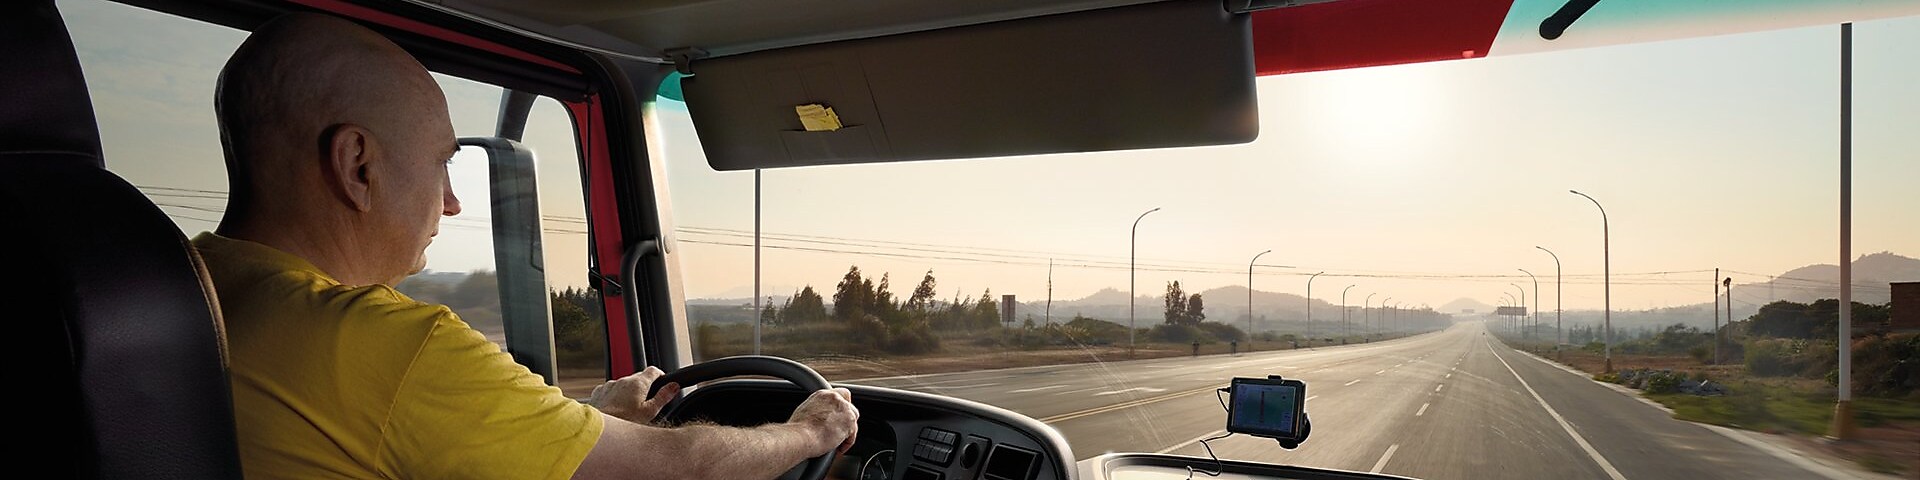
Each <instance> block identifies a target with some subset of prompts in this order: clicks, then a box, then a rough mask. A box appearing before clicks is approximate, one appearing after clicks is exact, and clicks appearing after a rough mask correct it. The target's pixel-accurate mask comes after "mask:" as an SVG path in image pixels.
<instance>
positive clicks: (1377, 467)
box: [1369, 443, 1400, 473]
mask: <svg viewBox="0 0 1920 480" xmlns="http://www.w3.org/2000/svg"><path fill="white" fill-rule="evenodd" d="M1399 449H1400V444H1398V443H1396V444H1393V446H1391V447H1387V454H1386V455H1381V456H1380V461H1378V462H1373V470H1369V472H1372V473H1380V469H1382V468H1387V460H1392V459H1393V451H1394V450H1399Z"/></svg>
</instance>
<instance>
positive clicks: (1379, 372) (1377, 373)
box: [1373, 370, 1387, 375]
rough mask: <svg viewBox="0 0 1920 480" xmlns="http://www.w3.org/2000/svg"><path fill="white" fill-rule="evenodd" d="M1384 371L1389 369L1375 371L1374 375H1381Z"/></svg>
mask: <svg viewBox="0 0 1920 480" xmlns="http://www.w3.org/2000/svg"><path fill="white" fill-rule="evenodd" d="M1382 373H1387V371H1386V370H1381V371H1378V372H1373V374H1374V375H1379V374H1382Z"/></svg>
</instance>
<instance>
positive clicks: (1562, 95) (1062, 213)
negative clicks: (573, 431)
mask: <svg viewBox="0 0 1920 480" xmlns="http://www.w3.org/2000/svg"><path fill="white" fill-rule="evenodd" d="M1553 3H1556V4H1557V3H1559V2H1553ZM1576 3H1578V2H1576ZM1775 3H1779V2H1775ZM1528 4H1530V5H1534V6H1536V7H1537V6H1539V5H1545V4H1544V3H1541V2H1528ZM1553 7H1557V5H1553V6H1549V7H1545V8H1553ZM1529 8H1533V7H1529ZM59 9H60V10H61V11H62V12H63V15H64V16H65V20H66V22H67V23H68V25H69V28H70V30H71V31H72V34H73V37H74V43H75V45H76V50H77V52H78V54H79V58H80V62H81V63H82V66H83V68H84V70H85V71H86V78H87V81H88V85H89V93H90V95H91V98H92V100H93V102H94V109H95V111H96V113H97V116H98V118H99V125H100V130H101V135H102V138H103V143H104V149H105V151H106V156H107V158H109V159H110V161H109V163H108V168H109V169H111V170H113V171H114V173H116V174H118V175H120V176H121V177H123V178H126V179H127V180H128V181H129V182H130V183H132V184H134V185H135V186H136V187H138V188H139V189H140V190H141V191H142V192H143V193H145V194H146V195H147V196H148V197H149V198H150V199H151V200H152V201H153V202H154V203H155V204H156V205H158V206H159V208H161V209H162V210H163V211H164V212H165V213H166V214H167V215H168V216H169V217H171V218H172V219H173V220H174V221H175V222H176V223H177V224H178V226H179V227H180V228H181V230H182V231H183V232H184V233H185V234H186V235H189V236H191V235H194V234H198V233H200V232H203V231H208V230H212V229H214V228H215V226H216V225H217V224H218V223H219V221H220V219H221V218H222V215H224V213H225V212H224V209H225V206H226V200H227V197H226V195H227V191H228V185H227V184H226V175H225V168H224V164H223V162H222V153H221V150H220V147H219V146H220V138H219V131H218V126H217V123H216V122H215V120H214V116H213V111H212V108H211V107H212V94H213V90H214V83H215V79H216V77H217V75H218V72H219V69H220V67H221V65H222V64H223V63H224V62H225V61H226V59H227V57H228V56H230V55H231V54H232V52H233V50H234V48H236V47H237V46H238V45H239V43H240V42H241V41H242V40H243V39H244V38H245V32H241V31H238V30H233V29H229V28H226V27H220V26H216V25H212V24H207V23H202V22H197V21H192V20H186V19H181V18H177V17H172V16H168V15H165V14H161V13H156V12H153V11H150V10H145V9H140V8H136V7H131V6H126V5H120V4H115V3H108V2H99V1H96V0H62V1H61V2H59ZM1603 13H1604V12H1603ZM1605 18H1606V17H1605V16H1599V17H1594V18H1593V19H1592V20H1594V21H1602V20H1605ZM1588 25H1593V24H1588ZM1598 25H1606V23H1604V22H1602V23H1599V24H1598ZM127 32H140V34H139V35H128V34H127ZM1627 33H1636V32H1627ZM1839 39H1840V33H1839V27H1837V26H1820V27H1808V28H1795V29H1787V30H1773V31H1764V32H1759V33H1742V34H1735V35H1724V36H1713V37H1705V38H1696V39H1688V40H1674V41H1664V42H1658V43H1640V44H1628V45H1616V46H1600V47H1594V48H1585V49H1575V50H1566V51H1557V52H1546V53H1533V54H1526V55H1512V56H1494V57H1487V58H1478V59H1472V60H1458V61H1445V62H1436V63H1423V64H1412V65H1399V66H1385V67H1373V68H1363V69H1351V70H1337V71H1327V72H1316V73H1295V74H1286V75H1276V76H1268V77H1261V78H1259V79H1258V80H1257V88H1258V94H1259V102H1260V104H1259V111H1260V118H1259V121H1260V126H1261V132H1260V133H1261V134H1260V136H1259V139H1258V140H1257V141H1254V142H1252V143H1248V144H1244V145H1234V146H1221V147H1205V148H1181V149H1163V150H1142V151H1123V152H1103V153H1085V154H1063V155H1044V156H1032V157H1019V158H989V159H972V160H949V161H928V162H914V163H900V164H866V165H845V166H829V167H802V168H783V169H775V170H766V171H761V172H753V171H744V172H718V171H715V170H714V169H713V168H711V167H710V166H709V165H708V164H707V161H706V158H705V157H704V155H703V150H702V146H701V144H700V138H699V136H698V135H697V134H696V131H695V129H694V127H693V124H692V122H691V120H690V118H689V113H688V106H687V105H686V104H684V103H680V102H679V101H676V100H672V99H662V100H659V101H657V102H656V103H654V104H652V105H651V110H650V113H649V114H650V115H653V116H655V117H656V120H657V121H656V122H653V123H649V124H648V126H650V127H651V126H658V127H660V128H661V129H662V130H661V131H659V132H648V133H649V135H650V136H649V140H650V141H651V140H656V139H657V140H658V141H659V144H658V145H653V147H655V148H656V149H657V150H658V151H661V152H664V155H663V156H661V158H662V159H663V160H662V161H664V162H665V171H666V173H667V175H666V178H665V181H664V185H661V188H664V189H666V191H668V192H669V198H668V200H670V201H671V207H670V208H671V210H670V211H665V212H661V213H663V215H662V217H663V218H670V219H671V221H672V222H671V224H670V226H671V228H672V231H671V238H670V239H669V240H670V242H671V244H670V248H668V249H667V250H668V251H670V252H671V254H670V255H671V257H670V258H671V259H673V260H674V261H676V262H678V265H677V271H678V272H679V275H680V276H679V277H678V278H673V279H671V280H672V281H676V282H680V283H679V285H678V287H679V288H678V290H679V291H681V292H683V293H684V297H685V298H684V300H685V303H684V311H685V312H686V318H687V320H688V322H689V323H690V325H688V327H689V331H691V332H692V339H691V340H692V343H693V347H694V350H693V353H694V359H695V360H708V359H714V358H720V357H724V356H730V355H741V354H751V353H760V354H765V355H776V356H781V357H786V358H791V359H794V360H798V361H800V362H802V363H805V364H807V365H808V366H811V367H812V368H814V369H816V370H818V371H819V372H820V373H821V374H823V375H825V376H826V377H827V378H828V379H830V380H832V381H835V382H841V383H849V384H858V385H869V386H881V387H891V388H899V389H906V390H913V391H919V392H925V393H931V394H938V395H946V396H952V397H957V398H963V399H968V400H973V401H977V402H982V403H985V404H988V405H992V406H996V407H1000V408H1004V409H1007V410H1011V411H1013V412H1016V413H1019V414H1022V415H1026V416H1029V417H1032V418H1034V419H1037V420H1039V421H1041V422H1043V423H1046V424H1048V425H1050V426H1052V427H1053V428H1054V429H1056V430H1057V431H1058V432H1059V433H1060V434H1062V435H1063V436H1064V437H1065V438H1066V439H1067V440H1068V441H1069V442H1070V444H1071V446H1072V449H1073V452H1074V453H1075V454H1076V455H1077V456H1078V457H1079V458H1078V459H1085V458H1090V457H1093V456H1097V455H1100V454H1103V453H1108V452H1161V453H1172V454H1181V455H1194V456H1200V457H1205V456H1207V455H1210V454H1217V455H1218V456H1219V457H1221V458H1225V459H1240V460H1250V461H1257V462H1266V463H1282V464H1291V465H1304V466H1314V467H1327V468H1336V469H1344V470H1356V471H1372V472H1383V473H1389V474H1398V475H1407V476H1412V477H1418V478H1433V479H1466V478H1511V479H1537V478H1616V479H1618V478H1636V479H1639V478H1820V477H1827V478H1846V477H1850V476H1855V475H1861V476H1864V475H1870V474H1872V472H1879V473H1888V474H1894V475H1904V476H1908V477H1911V476H1913V475H1915V474H1920V433H1915V432H1920V336H1917V334H1916V332H1917V331H1920V315H1916V313H1920V260H1917V259H1915V258H1914V257H1915V256H1916V255H1920V221H1915V220H1916V218H1917V217H1916V215H1915V211H1914V209H1915V207H1916V206H1920V188H1916V187H1917V186H1920V183H1916V181H1915V179H1920V153H1917V152H1920V135H1914V134H1913V133H1912V132H1914V131H1920V89H1917V88H1915V86H1916V85H1920V62H1915V61H1913V58H1914V57H1913V53H1912V51H1911V50H1912V49H1913V46H1915V45H1920V17H1912V16H1908V17H1899V18H1890V19H1882V20H1873V21H1866V22H1861V23H1858V24H1856V25H1854V26H1853V45H1852V48H1853V52H1852V69H1853V70H1852V75H1851V81H1850V83H1843V82H1842V77H1841V74H1840V64H1841V55H1840V49H1841V47H1840V40H1839ZM1497 47H1499V46H1498V45H1496V48H1497ZM434 78H435V80H436V81H437V82H438V84H439V85H440V87H441V89H442V90H443V91H444V93H445V94H446V97H447V101H448V102H449V110H450V112H451V116H452V120H453V123H454V131H455V132H456V134H458V135H459V136H462V137H487V136H492V135H494V134H496V132H497V120H498V115H499V112H500V111H501V110H502V96H503V93H504V91H503V89H502V88H501V87H499V86H496V85H489V84H484V83H479V82H475V81H471V80H467V79H463V78H458V77H454V76H448V75H441V74H436V75H435V77H434ZM1096 81H1097V79H1096ZM676 85H677V83H676V82H675V81H669V82H668V83H667V85H666V86H665V87H663V88H665V89H668V90H671V89H674V88H677V87H676ZM1169 88H1178V86H1169ZM1843 88H1845V89H1847V90H1849V92H1850V96H1851V104H1850V105H1851V111H1852V117H1851V123H1850V127H1851V129H1850V134H1851V139H1852V141H1851V168H1852V183H1851V187H1850V188H1851V190H1850V193H1851V198H1852V203H1851V206H1850V208H1851V215H1850V216H1849V217H1848V219H1846V220H1843V219H1842V218H1841V217H1840V211H1841V210H1840V208H1841V207H1840V203H1841V202H1840V201H1839V199H1840V198H1841V187H1840V184H1841V181H1840V180H1841V178H1840V156H1841V138H1842V137H1841V132H1842V128H1841V124H1840V122H1841V115H1840V112H1841V98H1842V94H1841V92H1842V90H1843ZM925 94H927V95H939V94H941V92H937V91H929V92H925ZM1008 114H1009V115H1017V114H1019V112H1008ZM574 127H575V125H574V124H573V122H572V121H571V117H569V115H568V112H567V110H566V108H565V107H563V106H562V105H561V103H560V102H559V101H556V100H554V99H551V98H545V97H541V98H539V99H537V100H536V101H535V102H534V106H533V108H532V111H531V114H530V120H529V125H528V126H527V130H526V135H525V138H523V139H522V140H523V142H522V147H524V148H526V149H528V150H531V151H532V152H533V154H534V159H532V160H527V162H530V164H521V165H518V167H522V168H506V167H514V166H515V165H512V164H507V163H501V162H504V161H505V160H502V159H500V158H493V157H490V156H489V155H488V154H487V152H483V151H480V150H478V149H463V150H462V151H461V153H459V154H458V155H456V158H455V159H454V160H453V163H452V164H451V166H450V167H449V169H450V175H449V176H450V179H451V182H452V183H453V190H454V191H455V193H456V195H458V196H460V198H461V199H462V200H463V202H464V203H465V204H466V205H467V207H466V210H465V211H464V212H463V213H462V214H461V215H458V216H455V217H450V218H447V219H445V220H443V221H442V223H441V224H440V225H441V226H443V227H446V228H444V229H442V230H441V232H440V235H439V236H438V237H436V239H435V240H434V243H433V245H432V246H431V247H430V248H429V250H428V251H427V263H426V267H425V268H426V270H425V271H424V272H421V273H420V274H418V275H415V276H413V277H411V278H409V279H408V280H406V281H405V282H403V283H400V284H399V285H396V287H397V289H398V290H399V291H401V292H402V293H404V294H406V295H408V296H410V297H411V298H414V299H416V300H420V301H423V302H428V303H435V304H443V305H447V306H448V307H449V308H451V309H452V310H453V312H454V313H455V314H457V315H458V316H459V317H460V318H461V319H462V321H464V322H466V323H468V324H469V325H470V326H472V327H473V328H475V329H477V330H479V331H481V332H482V333H484V334H486V335H487V337H488V338H489V339H491V340H493V341H495V342H497V343H499V344H500V346H501V347H502V350H503V352H502V354H513V356H514V359H515V360H516V361H520V362H522V363H523V364H527V365H528V366H529V369H530V371H532V372H534V373H536V374H539V375H541V376H542V377H544V380H546V381H547V382H548V383H549V384H552V385H555V386H557V387H560V389H561V390H562V391H563V392H564V393H566V394H568V395H571V396H574V397H576V398H578V397H585V396H586V395H587V394H588V392H591V391H592V389H593V388H594V387H595V386H596V385H599V384H601V383H602V382H603V381H605V380H606V379H607V377H608V374H609V370H610V367H609V362H608V361H607V360H608V355H609V354H608V350H609V342H608V341H607V337H606V335H607V334H606V332H607V331H608V328H607V325H606V324H605V323H604V322H605V318H606V315H605V310H604V309H605V308H606V307H605V302H603V301H602V298H601V297H600V293H599V289H598V287H599V286H600V285H596V283H599V282H597V281H595V280H590V277H589V275H588V272H589V271H593V270H597V269H598V266H597V265H596V264H595V261H596V260H598V261H601V262H606V261H611V260H612V259H605V258H601V259H595V258H592V257H591V256H590V255H589V254H588V251H589V249H588V247H589V246H590V245H589V243H588V242H589V239H588V238H587V235H586V229H587V226H588V223H589V222H588V221H587V216H588V209H587V208H586V195H585V194H584V193H583V188H582V186H583V183H584V181H583V180H582V178H583V177H582V173H581V172H582V169H581V166H582V161H581V159H580V158H577V155H576V152H577V151H579V142H578V139H577V138H575V135H576V131H575V128H574ZM980 128H993V126H990V125H988V126H981V127H980ZM494 167H501V168H494ZM536 174H537V179H536V178H533V176H534V175H536ZM528 188H531V189H533V190H534V192H533V193H534V195H531V196H530V195H527V193H528V192H527V191H526V189H528ZM529 197H532V198H535V199H537V208H515V205H508V204H509V203H511V202H524V201H526V200H527V198H529ZM509 199H512V200H511V202H510V200H509ZM533 217H537V218H533ZM1843 222H1844V223H1843ZM1843 224H1845V225H1847V226H1848V227H1849V229H1848V231H1849V232H1850V235H1851V237H1850V242H1851V253H1852V255H1851V258H1847V261H1848V262H1850V263H1849V264H1848V265H1849V266H1850V268H1851V271H1850V275H1851V278H1852V281H1851V288H1850V295H1851V300H1852V302H1854V303H1853V304H1852V305H1849V306H1848V307H1847V308H1845V309H1842V308H1841V306H1840V303H1839V302H1838V301H1837V298H1838V297H1839V295H1840V291H1841V290H1840V288H1839V286H1840V281H1839V279H1840V278H1841V269H1840V268H1839V265H1838V262H1839V261H1840V260H1841V255H1839V252H1837V251H1836V250H1839V249H1838V248H1836V247H1838V246H1839V245H1840V244H1839V242H1840V239H1841V238H1843V237H1842V236H1841V235H1842V234H1841V233H1840V228H1839V227H1840V226H1841V225H1843ZM528 226H531V227H533V228H538V230H537V231H539V232H540V234H539V235H538V238H537V239H529V238H525V237H512V236H510V235H507V234H504V233H503V232H506V233H512V232H507V231H509V230H512V229H514V228H519V227H528ZM31 227H33V226H26V227H24V228H31ZM530 231H532V230H528V231H521V232H520V233H528V232H530ZM528 292H531V295H528ZM1842 311H1845V312H1847V314H1848V317H1847V318H1848V322H1850V326H1851V330H1850V332H1849V334H1848V335H1846V336H1845V337H1844V338H1843V337H1842V336H1841V335H1840V333H1839V332H1840V330H1841V327H1840V324H1839V321H1840V312H1842ZM528 329H531V330H528ZM528 332H531V333H528ZM542 332H544V333H542ZM516 336H518V339H519V341H518V342H516ZM527 339H532V340H527ZM543 341H544V343H545V346H541V345H540V344H541V343H543ZM530 345H531V347H529V346H530ZM1842 346H1845V347H1847V348H1849V349H1850V351H1851V352H1852V355H1853V357H1852V363H1851V367H1850V368H1851V370H1850V372H1849V375H1844V376H1843V375H1842V374H1841V367H1840V366H1839V365H1838V364H1837V363H1838V362H1837V359H1838V357H1839V349H1840V348H1841V347H1842ZM527 348H533V350H527ZM541 348H544V349H545V350H540V349H541ZM528 352H531V353H528ZM543 352H544V355H542V353H543ZM539 357H544V358H545V360H539V359H538V358H539ZM620 373H625V372H620ZM1276 375H1277V376H1281V377H1284V378H1286V379H1293V380H1301V381H1304V382H1305V384H1306V387H1305V388H1306V389H1305V391H1304V398H1305V401H1306V408H1305V412H1306V415H1307V416H1308V418H1310V419H1311V421H1312V425H1313V427H1314V428H1313V432H1312V435H1311V438H1310V439H1309V441H1307V442H1306V443H1304V444H1302V445H1301V446H1300V447H1299V448H1298V449H1291V450H1289V449H1284V448H1281V447H1279V446H1277V445H1276V444H1275V443H1274V442H1273V441H1269V440H1265V439H1261V438H1257V437H1250V436H1247V435H1236V436H1231V437H1227V438H1225V439H1221V440H1214V441H1209V442H1206V443H1202V442H1201V440H1202V439H1207V438H1211V437H1214V436H1217V435H1221V434H1224V433H1226V432H1225V430H1226V427H1227V415H1226V412H1224V411H1223V410H1222V406H1223V404H1224V403H1225V402H1223V401H1221V400H1220V399H1218V398H1217V397H1215V395H1214V390H1215V389H1217V388H1220V387H1224V386H1227V385H1228V384H1229V382H1231V381H1232V379H1235V378H1255V379H1259V378H1266V377H1268V376H1276ZM1842 385H1847V388H1848V389H1849V390H1848V391H1850V392H1851V397H1850V398H1846V399H1844V400H1847V401H1848V403H1845V404H1844V405H1845V406H1844V407H1839V408H1844V409H1851V411H1852V412H1853V413H1852V414H1851V416H1850V417H1842V418H1854V419H1856V424H1855V425H1852V427H1851V428H1852V429H1853V430H1850V431H1851V432H1853V433H1852V434H1851V435H1850V438H1851V440H1850V441H1844V442H1827V441H1821V440H1818V439H1819V438H1821V437H1822V436H1824V435H1828V434H1830V433H1832V432H1835V431H1838V427H1837V426H1836V422H1835V418H1836V416H1835V411H1836V410H1837V408H1836V404H1837V403H1838V402H1839V401H1840V400H1843V399H1842V398H1840V397H1838V396H1837V394H1836V391H1838V390H1839V389H1840V387H1841V386H1842ZM903 455H904V454H903ZM876 456H877V455H876ZM1078 459H1075V460H1078Z"/></svg>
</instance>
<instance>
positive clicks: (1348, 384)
mask: <svg viewBox="0 0 1920 480" xmlns="http://www.w3.org/2000/svg"><path fill="white" fill-rule="evenodd" d="M1356 383H1360V380H1357V379H1356V380H1354V381H1351V382H1347V384H1346V385H1341V386H1343V387H1351V386H1353V384H1356Z"/></svg>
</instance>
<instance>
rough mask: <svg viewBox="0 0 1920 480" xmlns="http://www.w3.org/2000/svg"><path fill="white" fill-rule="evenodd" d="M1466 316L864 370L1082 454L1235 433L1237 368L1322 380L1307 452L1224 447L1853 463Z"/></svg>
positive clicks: (1450, 458)
mask: <svg viewBox="0 0 1920 480" xmlns="http://www.w3.org/2000/svg"><path fill="white" fill-rule="evenodd" d="M1485 332H1486V329H1485V327H1484V325H1482V324H1479V323H1463V324H1457V325H1454V326H1453V327H1451V328H1449V329H1447V330H1445V331H1441V332H1435V333H1429V334H1425V335H1418V336H1414V337H1408V338H1403V339H1397V340H1391V341H1385V342H1378V343H1372V344H1361V345H1348V346H1341V347H1325V348H1319V349H1314V350H1288V351H1279V352H1263V353H1254V354H1248V355H1242V356H1237V357H1230V356H1211V357H1199V358H1173V359H1155V360H1136V361H1124V362H1108V363H1095V364H1079V365H1059V366H1044V367H1026V368H1014V369H1002V370H985V371H975V372H964V373H951V374H934V375H918V376H908V377H889V378H877V379H866V380H857V381H853V382H851V383H861V384H868V385H879V386H888V387H894V388H903V389H910V390H917V391H923V392H929V393H938V394H942V395H950V396H955V397H960V398H966V399H970V400H975V401H979V402H983V403H988V404H992V405H996V406H999V407H1002V408H1006V409H1009V410H1013V411H1016V412H1020V413H1022V414H1025V415H1028V416H1031V417H1034V418H1038V419H1040V420H1041V421H1044V422H1046V423H1048V424H1050V425H1052V426H1053V427H1054V428H1056V429H1058V430H1059V431H1060V432H1061V433H1062V434H1063V435H1065V436H1066V437H1067V440H1068V441H1069V443H1071V444H1072V446H1073V449H1074V454H1075V455H1077V456H1079V457H1080V458H1082V459H1084V458H1088V457H1092V456H1095V455H1099V454H1102V453H1106V452H1110V451H1135V452H1138V451H1157V452H1167V453H1176V454H1182V455H1196V456H1202V457H1204V456H1206V452H1205V450H1203V448H1202V445H1200V444H1199V443H1198V442H1197V440H1199V439H1201V438H1206V437H1211V436H1213V435H1215V434H1219V433H1224V426H1225V424H1226V412H1225V411H1224V409H1223V408H1222V407H1221V405H1220V403H1219V400H1218V399H1216V398H1215V394H1214V389H1215V388H1218V387H1221V386H1225V385H1226V384H1227V381H1228V379H1229V378H1232V377H1235V376H1243V377H1264V376H1267V375H1273V374H1277V375H1281V376H1284V377H1288V378H1296V379H1300V380H1304V381H1306V382H1307V385H1308V387H1307V395H1308V402H1307V414H1308V417H1309V418H1311V419H1312V421H1313V434H1312V437H1311V438H1310V439H1309V440H1308V441H1307V442H1306V443H1305V444H1304V445H1302V446H1301V447H1300V448H1299V449H1297V450H1292V451H1288V450H1284V449H1281V448H1280V447H1279V446H1277V445H1276V444H1275V443H1274V442H1273V441H1271V440H1266V439H1261V438H1257V437H1248V436H1244V435H1236V436H1233V437H1229V438H1226V439H1222V440H1215V441H1212V442H1208V443H1209V444H1210V445H1212V447H1213V451H1214V452H1215V453H1217V454H1219V455H1220V457H1221V458H1229V459H1243V460H1252V461H1260V462H1269V463H1282V464H1291V465H1304V466H1314V467H1328V468H1338V469H1343V470H1356V471H1376V472H1384V473H1389V474H1395V475H1405V476H1411V477H1417V478H1428V479H1470V478H1471V479H1481V478H1515V479H1541V478H1594V479H1607V478H1612V479H1686V480H1698V479H1709V478H1737V479H1766V478H1793V479H1803V478H1804V479H1817V478H1826V477H1828V476H1832V475H1833V474H1835V473H1837V472H1834V471H1833V470H1830V469H1824V468H1817V467H1814V468H1803V467H1801V466H1799V465H1802V464H1804V461H1802V462H1795V461H1791V460H1789V459H1787V458H1785V457H1782V456H1777V455H1775V454H1771V453H1768V452H1766V451H1763V450H1762V448H1763V447H1759V446H1753V445H1751V444H1750V443H1745V442H1741V441H1736V440H1735V439H1734V438H1731V437H1729V436H1727V435H1724V434H1722V433H1718V432H1715V431H1712V430H1709V429H1708V428H1707V427H1704V426H1701V425H1696V424H1693V423H1689V422H1684V421H1679V420H1674V419H1672V418H1670V417H1669V416H1668V414H1667V413H1666V412H1664V411H1662V410H1660V409H1659V408H1657V407H1654V406H1652V405H1649V404H1647V403H1645V402H1644V401H1643V400H1640V399H1637V398H1634V397H1631V396H1628V395H1626V394H1623V393H1621V392H1618V391H1615V390H1613V389H1610V388H1608V387H1607V386H1605V385H1601V384H1598V383H1595V382H1593V381H1591V380H1588V379H1586V378H1585V377H1583V376H1581V375H1578V374H1576V373H1573V372H1571V371H1569V370H1565V369H1562V368H1560V367H1559V366H1556V365H1553V364H1550V363H1548V362H1546V361H1544V360H1541V359H1538V358H1535V357H1532V356H1530V355H1528V354H1526V353H1523V352H1519V351H1516V350H1513V349H1510V348H1507V347H1506V346H1505V345H1503V344H1501V343H1500V342H1499V341H1497V340H1496V339H1494V338H1493V337H1492V336H1491V335H1490V334H1486V333H1485Z"/></svg>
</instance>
